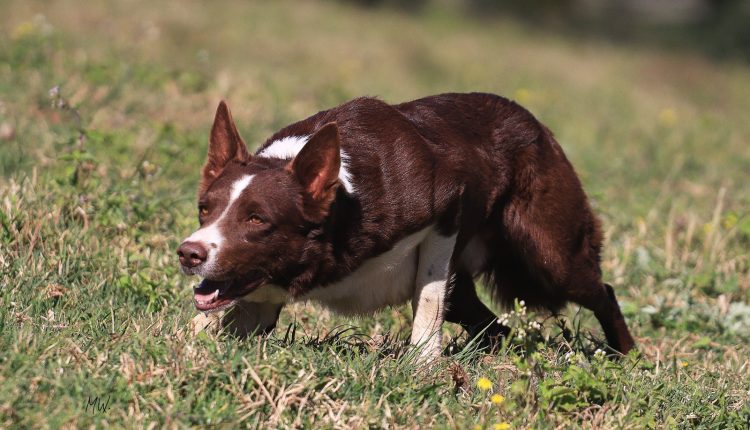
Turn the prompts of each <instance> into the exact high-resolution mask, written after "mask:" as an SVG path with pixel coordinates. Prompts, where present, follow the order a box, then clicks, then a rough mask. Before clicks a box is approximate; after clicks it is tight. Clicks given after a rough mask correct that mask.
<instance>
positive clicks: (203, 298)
mask: <svg viewBox="0 0 750 430" xmlns="http://www.w3.org/2000/svg"><path fill="white" fill-rule="evenodd" d="M226 284H227V283H226V282H217V281H209V280H206V279H204V280H203V281H202V282H201V284H200V285H199V286H198V287H196V288H194V289H193V296H194V297H195V300H196V301H198V302H201V303H206V304H208V303H211V302H214V301H215V300H216V299H217V298H219V295H220V294H221V293H222V290H224V289H225V288H226Z"/></svg>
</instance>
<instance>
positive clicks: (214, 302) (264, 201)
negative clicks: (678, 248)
mask: <svg viewBox="0 0 750 430" xmlns="http://www.w3.org/2000/svg"><path fill="white" fill-rule="evenodd" d="M198 220H199V222H200V228H199V229H198V230H197V231H195V232H194V233H193V234H192V235H191V236H190V237H188V238H187V239H185V241H184V242H182V244H181V245H180V246H179V249H178V255H179V260H180V264H181V266H182V269H183V271H184V272H185V273H186V274H190V275H199V276H201V277H202V278H203V281H202V282H201V283H200V285H199V286H197V287H195V289H194V301H195V306H196V308H197V309H198V310H200V311H202V312H206V313H208V312H212V311H221V310H225V309H228V308H230V307H233V310H232V312H230V313H229V315H228V316H231V318H228V317H227V318H223V321H224V322H223V324H224V326H225V327H231V328H232V330H234V331H235V332H238V333H240V334H250V333H263V332H267V331H269V330H271V329H273V328H274V326H275V324H276V321H277V319H278V316H279V313H280V311H281V309H282V307H283V306H284V305H285V304H286V303H290V302H295V301H307V300H311V301H315V302H319V303H321V304H322V305H324V306H326V307H328V308H330V309H332V310H334V311H336V312H339V313H343V314H357V315H361V314H369V313H372V312H375V311H377V310H379V309H382V308H384V307H386V306H391V305H399V304H402V303H405V302H407V301H411V305H412V309H413V311H414V323H413V330H412V334H411V342H412V344H414V345H419V346H420V347H421V350H420V351H421V354H422V356H423V357H436V356H439V355H440V353H441V343H440V341H441V327H442V325H443V322H445V321H449V322H453V323H457V324H460V325H461V326H462V327H463V328H464V329H465V330H467V331H468V333H469V335H470V336H474V335H479V334H481V335H482V336H483V338H482V340H484V339H496V338H497V337H498V336H501V335H503V334H504V333H505V331H506V330H507V329H506V328H504V327H503V326H501V325H500V324H496V323H493V322H494V321H495V320H496V316H495V315H494V314H493V312H492V311H491V310H490V309H488V308H487V306H485V305H484V304H483V303H482V302H481V301H480V300H479V298H478V297H477V292H476V287H475V284H474V281H475V280H476V279H478V278H483V279H484V282H485V284H486V285H488V288H489V289H490V290H491V293H492V294H491V295H492V298H493V299H494V300H495V302H496V303H497V304H500V305H505V306H507V305H509V304H511V303H513V301H514V300H515V299H521V300H524V301H525V302H526V304H527V305H528V306H530V307H541V308H546V309H549V310H551V311H553V312H555V311H557V310H559V309H560V308H561V307H562V306H564V305H565V303H566V302H568V301H572V302H574V303H578V304H580V305H582V306H584V307H586V308H588V309H590V310H592V311H593V312H594V314H595V316H596V318H597V319H598V320H599V322H600V323H601V325H602V327H603V329H604V333H605V335H606V337H607V342H608V344H609V345H610V347H611V348H613V349H614V350H615V351H618V352H620V353H627V352H628V351H629V350H630V349H631V348H633V346H634V341H633V338H632V337H631V335H630V333H629V332H628V328H627V326H626V324H625V321H624V319H623V316H622V313H621V312H620V308H619V305H618V303H617V300H616V299H615V295H614V291H613V290H612V287H611V286H609V285H608V284H605V283H603V282H602V273H601V269H600V248H601V244H602V234H601V230H600V227H599V221H598V220H597V218H596V217H595V215H594V214H593V213H592V210H591V207H590V206H589V203H588V200H587V198H586V195H585V194H584V191H583V189H582V187H581V183H580V181H579V179H578V177H577V176H576V173H575V171H574V170H573V167H572V166H571V164H570V162H569V161H568V160H567V158H566V157H565V155H564V154H563V151H562V149H561V147H560V145H559V144H558V143H557V142H556V141H555V139H554V138H553V136H552V133H551V132H550V131H549V130H548V129H547V128H546V127H545V126H544V125H542V124H541V123H540V122H539V121H537V120H536V119H535V118H534V117H533V116H532V115H531V114H530V113H529V112H528V111H527V110H525V109H524V108H522V107H521V106H519V105H517V104H516V103H514V102H512V101H509V100H507V99H505V98H502V97H499V96H496V95H492V94H479V93H472V94H442V95H437V96H431V97H426V98H423V99H419V100H415V101H411V102H407V103H402V104H397V105H389V104H386V103H384V102H383V101H381V100H378V99H375V98H358V99H355V100H352V101H349V102H347V103H344V104H342V105H341V106H338V107H335V108H333V109H330V110H326V111H323V112H319V113H317V114H315V115H313V116H311V117H309V118H307V119H305V120H302V121H300V122H297V123H295V124H292V125H290V126H288V127H286V128H284V129H282V130H280V131H279V132H277V133H276V134H274V135H273V136H271V137H270V138H269V139H268V140H267V141H266V142H265V143H264V144H263V145H262V146H261V147H260V149H259V150H258V151H257V152H256V153H255V154H253V155H251V154H250V153H249V152H248V149H247V146H246V145H245V143H244V142H243V140H242V138H241V137H240V135H239V133H238V132H237V128H236V126H235V124H234V122H233V120H232V116H231V114H230V112H229V109H228V107H227V105H226V104H225V103H224V102H221V103H220V104H219V107H218V110H217V112H216V117H215V120H214V124H213V127H212V129H211V136H210V143H209V147H208V159H207V161H206V164H205V166H204V167H203V171H202V177H201V181H200V186H199V188H198Z"/></svg>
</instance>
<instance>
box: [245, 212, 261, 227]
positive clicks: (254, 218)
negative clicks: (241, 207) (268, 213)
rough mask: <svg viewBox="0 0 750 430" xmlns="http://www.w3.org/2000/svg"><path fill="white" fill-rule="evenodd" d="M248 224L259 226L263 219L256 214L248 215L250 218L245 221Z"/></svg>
mask: <svg viewBox="0 0 750 430" xmlns="http://www.w3.org/2000/svg"><path fill="white" fill-rule="evenodd" d="M247 220H248V221H249V222H250V224H255V225H260V224H263V218H261V217H260V216H258V215H257V214H252V215H250V218H248V219H247Z"/></svg>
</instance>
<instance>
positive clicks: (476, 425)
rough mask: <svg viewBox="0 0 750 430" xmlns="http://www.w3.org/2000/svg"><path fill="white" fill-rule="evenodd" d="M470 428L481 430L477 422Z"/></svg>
mask: <svg viewBox="0 0 750 430" xmlns="http://www.w3.org/2000/svg"><path fill="white" fill-rule="evenodd" d="M471 429H472V430H482V426H481V425H479V424H474V427H472V428H471Z"/></svg>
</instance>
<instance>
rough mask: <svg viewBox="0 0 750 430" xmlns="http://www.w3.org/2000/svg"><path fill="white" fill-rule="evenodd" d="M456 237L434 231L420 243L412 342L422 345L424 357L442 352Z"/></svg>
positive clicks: (413, 308)
mask: <svg viewBox="0 0 750 430" xmlns="http://www.w3.org/2000/svg"><path fill="white" fill-rule="evenodd" d="M455 245H456V236H455V235H454V236H450V237H445V236H441V235H439V234H438V233H437V232H431V233H430V234H429V235H428V236H427V238H425V240H424V242H422V244H420V245H419V263H418V265H417V277H416V285H415V289H414V297H413V298H412V310H413V311H414V326H413V328H412V332H411V343H412V345H418V346H420V347H421V351H420V355H421V357H422V359H434V358H437V357H439V356H440V353H441V351H442V348H441V338H442V327H443V321H444V319H445V298H446V296H447V293H448V288H449V283H450V276H451V257H452V255H453V248H454V247H455Z"/></svg>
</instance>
